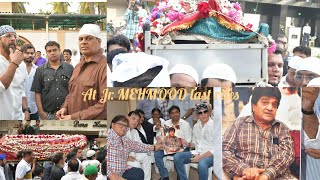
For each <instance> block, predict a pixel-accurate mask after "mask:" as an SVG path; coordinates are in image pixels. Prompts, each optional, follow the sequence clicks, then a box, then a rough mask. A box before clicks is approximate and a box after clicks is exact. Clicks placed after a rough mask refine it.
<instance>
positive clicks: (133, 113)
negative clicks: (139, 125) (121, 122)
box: [128, 111, 141, 118]
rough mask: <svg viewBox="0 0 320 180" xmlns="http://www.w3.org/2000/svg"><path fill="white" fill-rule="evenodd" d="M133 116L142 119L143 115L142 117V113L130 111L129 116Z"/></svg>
mask: <svg viewBox="0 0 320 180" xmlns="http://www.w3.org/2000/svg"><path fill="white" fill-rule="evenodd" d="M132 115H136V116H138V117H139V118H141V115H140V113H139V112H138V111H130V112H129V114H128V116H132Z"/></svg>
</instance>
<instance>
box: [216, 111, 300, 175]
mask: <svg viewBox="0 0 320 180" xmlns="http://www.w3.org/2000/svg"><path fill="white" fill-rule="evenodd" d="M222 149H223V150H222V151H223V152H222V161H223V169H224V170H225V171H227V172H229V173H230V175H231V176H233V175H242V173H243V170H244V169H245V168H252V167H257V168H263V169H265V171H264V172H263V174H265V175H267V176H268V177H269V179H286V178H289V177H292V176H291V175H290V171H289V166H290V165H291V164H292V162H293V160H294V149H293V140H292V138H291V136H290V133H289V129H288V127H287V126H286V125H284V124H283V123H282V122H280V121H278V120H275V121H274V122H273V123H272V126H271V127H270V128H267V129H265V130H263V129H262V128H260V127H259V126H258V125H257V124H256V123H255V121H254V119H253V116H246V117H241V118H238V119H236V120H235V122H234V123H233V124H232V126H231V127H230V128H229V129H228V130H227V131H226V132H225V134H224V137H223V142H222Z"/></svg>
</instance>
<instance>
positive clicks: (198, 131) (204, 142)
mask: <svg viewBox="0 0 320 180" xmlns="http://www.w3.org/2000/svg"><path fill="white" fill-rule="evenodd" d="M213 129H214V128H213V120H212V119H209V120H208V122H207V123H206V124H205V125H204V126H203V127H202V124H201V121H198V122H197V124H195V125H194V127H193V133H192V142H193V143H194V144H195V145H196V148H195V151H196V152H197V153H198V154H204V153H206V152H208V151H210V152H211V154H212V155H213V148H214V138H213ZM216 138H220V137H216Z"/></svg>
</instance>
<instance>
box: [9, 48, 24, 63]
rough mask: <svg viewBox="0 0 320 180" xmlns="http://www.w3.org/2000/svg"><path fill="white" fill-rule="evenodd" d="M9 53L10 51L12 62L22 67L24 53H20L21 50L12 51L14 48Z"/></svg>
mask: <svg viewBox="0 0 320 180" xmlns="http://www.w3.org/2000/svg"><path fill="white" fill-rule="evenodd" d="M9 51H10V54H9V56H10V60H11V62H13V63H15V64H17V65H20V63H21V62H22V61H23V54H22V52H21V51H20V49H18V47H17V49H15V50H14V49H12V48H9Z"/></svg>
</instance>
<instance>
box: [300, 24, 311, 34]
mask: <svg viewBox="0 0 320 180" xmlns="http://www.w3.org/2000/svg"><path fill="white" fill-rule="evenodd" d="M304 33H307V34H311V27H310V26H303V29H302V34H304Z"/></svg>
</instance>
